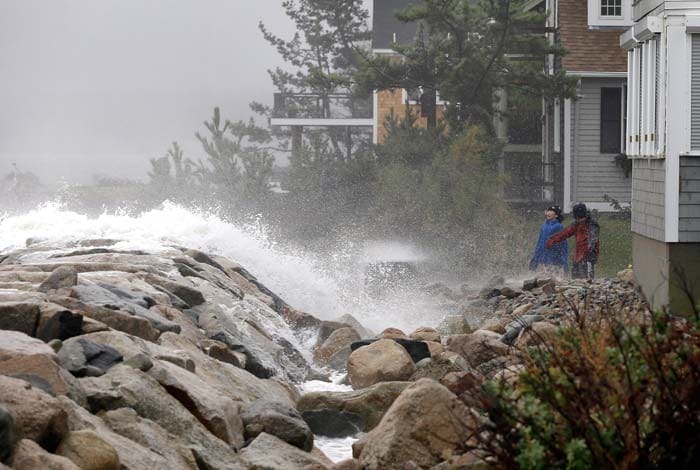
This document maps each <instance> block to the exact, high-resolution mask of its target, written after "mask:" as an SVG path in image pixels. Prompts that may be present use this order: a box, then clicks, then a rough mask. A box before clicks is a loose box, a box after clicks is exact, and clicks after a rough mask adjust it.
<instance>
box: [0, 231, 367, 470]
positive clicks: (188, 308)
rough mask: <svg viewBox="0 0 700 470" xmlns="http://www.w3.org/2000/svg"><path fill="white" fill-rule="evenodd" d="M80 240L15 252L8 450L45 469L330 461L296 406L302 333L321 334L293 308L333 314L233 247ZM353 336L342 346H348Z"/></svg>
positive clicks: (6, 331) (2, 399)
mask: <svg viewBox="0 0 700 470" xmlns="http://www.w3.org/2000/svg"><path fill="white" fill-rule="evenodd" d="M88 242H89V243H88ZM81 243H82V242H80V241H77V242H75V243H69V244H65V245H51V244H50V243H49V242H46V241H37V242H33V243H32V244H30V245H29V246H28V247H26V248H21V249H19V250H17V251H15V252H10V253H4V254H3V256H2V258H1V259H2V261H1V262H0V268H1V269H0V283H2V286H3V289H2V290H1V291H0V448H1V449H2V455H0V460H4V461H5V462H7V463H9V464H10V466H11V467H12V468H22V469H24V468H26V469H30V468H31V469H32V470H35V469H39V468H48V469H53V468H57V469H58V468H60V469H76V468H81V469H90V470H92V469H106V470H109V469H119V468H121V469H129V470H131V469H133V470H138V469H148V470H152V469H157V468H172V469H193V470H194V469H200V468H207V469H239V468H240V469H244V468H251V467H253V466H254V465H256V464H254V463H253V462H251V461H249V460H248V459H247V458H246V456H245V455H248V456H249V457H250V458H251V459H252V460H254V461H256V462H259V463H260V465H261V466H260V467H259V468H290V467H289V466H282V465H287V464H288V463H289V462H306V463H309V464H314V465H322V466H327V467H329V466H330V465H331V463H330V462H329V461H328V460H327V459H325V457H323V456H322V455H320V454H318V453H317V451H314V449H313V434H312V432H311V430H310V429H309V427H308V425H307V424H306V422H305V421H304V420H303V418H302V417H301V415H300V414H299V412H298V411H297V409H296V406H295V403H296V400H297V399H298V392H297V391H296V388H295V385H294V382H298V381H299V380H301V378H303V377H306V375H307V374H308V373H309V372H310V371H311V370H312V364H310V363H309V362H307V360H306V358H305V356H304V355H303V354H302V353H301V351H300V349H299V346H298V345H299V344H300V343H299V340H297V339H296V338H297V335H300V337H301V335H308V334H309V333H308V332H306V331H302V330H301V329H300V327H299V326H298V325H295V324H292V323H291V322H290V321H289V318H291V317H294V318H296V319H297V320H299V323H300V324H301V323H303V325H304V327H305V328H318V326H319V325H320V323H321V322H320V320H316V319H314V318H313V317H311V316H310V315H308V314H304V313H303V312H296V311H295V313H294V314H293V315H292V313H290V312H291V309H290V308H289V307H288V306H287V305H286V304H285V303H284V301H283V300H282V299H280V298H279V297H277V296H276V295H274V294H273V293H272V292H271V291H269V290H268V289H266V288H265V287H264V286H263V285H262V283H260V282H259V281H257V279H255V278H254V276H252V275H251V274H250V273H248V272H247V271H245V270H244V269H243V268H242V267H240V266H238V265H237V264H236V263H234V262H232V261H229V260H226V259H224V258H221V257H215V256H212V255H208V254H206V253H203V252H198V251H196V250H187V249H182V250H180V249H171V250H165V251H161V252H156V253H151V252H145V251H140V250H115V249H113V248H111V247H109V246H101V244H105V243H107V241H99V240H96V241H86V242H85V243H88V245H86V246H85V247H82V245H81ZM92 243H94V245H90V244H92ZM115 243H116V242H115ZM302 319H303V321H302ZM342 325H343V326H345V327H346V328H348V326H347V324H345V323H343V324H342ZM352 331H354V330H352ZM331 333H332V331H331ZM336 336H338V335H336ZM350 339H351V340H356V339H360V336H359V335H357V334H356V333H355V335H354V336H352V337H351V338H350ZM350 342H351V341H350V340H342V341H340V342H338V346H334V348H335V349H336V350H335V351H334V352H333V354H335V353H337V352H338V351H341V350H343V349H347V351H348V352H347V355H349V343H350ZM345 343H347V344H345ZM333 354H331V356H332V355H333ZM336 362H344V360H340V361H336ZM244 411H245V418H246V425H247V426H244V421H243V416H244V414H243V412H244ZM248 431H250V432H248ZM261 436H262V438H261ZM265 436H269V437H265ZM275 436H277V437H275ZM280 438H281V439H280ZM246 439H248V442H250V445H248V446H247V448H248V449H249V450H248V451H247V452H246V453H245V455H244V453H243V452H239V450H240V449H242V448H243V447H244V445H245V443H246ZM290 443H291V444H290ZM290 448H291V450H290ZM312 451H313V452H312ZM275 456H277V457H275ZM276 458H277V459H278V460H275V459H276ZM275 462H277V463H275ZM282 462H283V463H284V464H283V463H282ZM275 465H277V466H276V467H275ZM319 468H321V467H319ZM323 468H325V467H323Z"/></svg>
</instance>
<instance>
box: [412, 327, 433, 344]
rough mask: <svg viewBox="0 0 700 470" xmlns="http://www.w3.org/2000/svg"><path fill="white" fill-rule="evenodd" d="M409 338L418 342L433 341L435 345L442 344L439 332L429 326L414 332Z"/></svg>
mask: <svg viewBox="0 0 700 470" xmlns="http://www.w3.org/2000/svg"><path fill="white" fill-rule="evenodd" d="M408 337H409V338H411V339H415V340H417V341H433V342H435V343H439V342H440V332H438V330H436V329H435V328H430V327H427V326H423V327H420V328H418V329H416V330H414V331H413V332H411V334H409V335H408Z"/></svg>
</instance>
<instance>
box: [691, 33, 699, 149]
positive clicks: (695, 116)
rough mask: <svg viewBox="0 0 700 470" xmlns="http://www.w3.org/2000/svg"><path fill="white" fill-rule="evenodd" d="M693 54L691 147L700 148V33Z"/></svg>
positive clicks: (696, 37) (696, 38) (695, 36)
mask: <svg viewBox="0 0 700 470" xmlns="http://www.w3.org/2000/svg"><path fill="white" fill-rule="evenodd" d="M691 54H692V60H691V67H692V69H691V74H690V77H691V79H690V83H691V101H690V148H691V150H700V34H693V42H692V50H691Z"/></svg>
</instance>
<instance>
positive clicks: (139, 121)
mask: <svg viewBox="0 0 700 470" xmlns="http://www.w3.org/2000/svg"><path fill="white" fill-rule="evenodd" d="M259 21H263V22H264V23H265V24H266V25H267V26H268V27H269V28H270V30H271V31H273V32H275V33H277V34H279V35H281V36H283V37H291V35H292V34H293V33H294V25H293V24H292V22H291V21H290V20H289V19H288V18H287V17H286V16H285V13H284V10H283V8H282V6H281V0H256V1H247V0H246V1H243V0H238V1H233V2H231V1H224V0H209V1H207V2H197V3H196V4H194V3H190V2H184V1H177V2H172V1H165V0H157V1H153V2H147V3H142V2H135V1H121V0H103V1H100V2H89V1H84V0H60V1H51V2H47V1H41V0H27V1H23V2H4V3H3V4H1V5H0V69H2V70H3V73H2V74H0V103H2V106H1V107H0V176H2V175H5V174H7V173H9V172H10V171H12V169H13V164H16V165H17V168H18V169H19V170H20V171H31V172H33V173H35V174H36V175H37V176H39V178H40V179H41V181H42V182H43V183H45V184H56V183H59V182H62V181H65V182H69V183H73V182H81V183H82V182H90V181H92V180H93V178H94V177H95V176H109V177H112V178H129V179H137V180H146V179H147V171H148V169H149V167H150V165H149V159H151V158H157V157H161V156H163V155H164V154H165V153H166V151H167V149H168V147H169V146H170V145H171V143H172V142H173V141H177V142H178V143H179V144H180V146H181V147H182V148H183V149H184V152H185V156H186V157H189V158H192V159H195V160H197V159H199V158H201V157H203V154H204V152H203V151H202V149H201V145H200V144H199V142H198V141H197V140H196V138H195V137H194V134H195V132H197V131H200V132H201V131H202V130H203V128H204V127H203V125H202V123H203V121H205V120H208V119H209V118H210V117H211V115H212V111H213V108H214V107H216V106H218V107H220V108H221V111H222V116H223V117H225V118H227V119H230V120H234V121H235V120H239V119H243V120H247V119H248V118H249V117H251V116H253V112H252V111H251V110H250V108H249V106H248V105H249V103H250V102H252V101H259V102H262V103H264V104H268V105H270V104H271V103H272V93H273V92H274V87H273V85H272V83H271V80H270V77H269V76H268V73H267V70H268V69H270V68H274V67H277V66H282V65H283V62H282V60H281V58H280V57H279V56H278V54H277V52H276V51H275V49H274V48H273V47H271V46H270V45H269V44H268V43H267V42H265V40H264V38H263V36H262V33H261V32H260V31H259V30H258V23H259Z"/></svg>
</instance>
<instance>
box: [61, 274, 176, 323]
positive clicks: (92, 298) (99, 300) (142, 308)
mask: <svg viewBox="0 0 700 470" xmlns="http://www.w3.org/2000/svg"><path fill="white" fill-rule="evenodd" d="M71 290H72V293H73V294H74V296H77V298H78V299H80V300H81V301H82V302H85V303H88V304H92V305H97V306H99V307H105V308H108V309H110V310H120V311H122V312H124V313H126V314H131V315H135V316H137V317H140V318H143V319H145V320H147V321H148V322H149V323H150V324H151V326H153V328H155V329H156V330H158V331H160V332H161V333H162V332H164V331H173V332H175V333H179V332H180V325H178V324H176V323H173V322H171V321H170V320H168V319H167V318H165V317H163V316H162V315H159V314H158V313H156V312H153V311H151V310H149V307H150V306H151V305H149V304H151V302H149V301H146V300H144V298H143V297H136V296H134V295H133V294H131V293H129V292H127V291H126V290H124V289H120V288H118V287H115V286H112V285H110V284H104V283H92V284H79V285H77V286H75V287H73V288H72V289H71ZM96 320H100V321H103V320H101V319H99V318H96ZM104 323H107V322H104Z"/></svg>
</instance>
